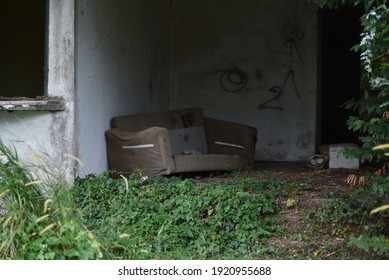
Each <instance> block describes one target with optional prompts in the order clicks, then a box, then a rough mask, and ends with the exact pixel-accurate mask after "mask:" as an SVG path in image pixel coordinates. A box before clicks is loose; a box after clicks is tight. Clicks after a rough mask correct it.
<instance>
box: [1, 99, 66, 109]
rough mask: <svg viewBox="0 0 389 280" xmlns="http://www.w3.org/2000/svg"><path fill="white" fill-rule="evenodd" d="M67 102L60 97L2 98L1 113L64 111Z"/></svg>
mask: <svg viewBox="0 0 389 280" xmlns="http://www.w3.org/2000/svg"><path fill="white" fill-rule="evenodd" d="M64 109H65V100H64V99H63V98H58V97H49V96H44V97H37V98H23V97H17V98H13V97H0V111H63V110H64Z"/></svg>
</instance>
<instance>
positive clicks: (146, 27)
mask: <svg viewBox="0 0 389 280" xmlns="http://www.w3.org/2000/svg"><path fill="white" fill-rule="evenodd" d="M1 13H2V15H1V17H0V18H1V21H2V22H1V29H2V32H3V33H2V34H3V40H2V44H1V46H0V48H1V50H2V53H3V62H2V65H1V76H0V79H1V87H0V96H1V99H0V131H1V139H2V141H3V142H5V143H6V144H11V145H14V146H15V147H16V149H17V150H18V152H19V155H20V157H21V158H22V160H25V161H30V160H34V156H33V155H32V154H31V151H35V152H37V153H40V154H46V155H49V157H50V158H51V159H52V164H53V165H54V166H55V167H56V168H58V169H59V170H62V171H63V173H64V174H65V176H66V177H67V178H72V176H74V174H77V175H81V176H82V175H85V174H89V173H98V172H102V171H104V170H107V166H108V165H107V151H106V143H105V139H104V132H105V131H106V130H107V129H109V128H110V121H111V119H112V118H113V117H114V116H119V115H126V114H135V113H144V112H156V111H165V110H170V109H181V108H188V107H201V108H203V110H204V112H205V114H206V115H208V116H210V117H214V118H218V119H223V120H227V121H231V122H239V123H243V124H247V125H250V126H252V127H255V128H256V129H257V131H258V134H257V139H258V140H257V143H256V148H255V160H257V161H305V160H306V159H307V158H308V157H310V156H312V155H313V154H315V153H316V151H317V149H318V147H319V145H321V144H323V143H344V142H355V141H356V138H355V135H353V134H351V133H350V132H349V131H348V130H347V126H346V119H347V114H348V113H347V111H346V110H345V109H344V108H343V107H341V105H342V104H343V103H344V102H345V101H347V100H350V99H352V98H353V97H357V96H358V94H359V69H360V67H359V58H358V54H356V53H353V52H351V51H350V48H351V47H352V46H353V45H354V44H356V43H357V42H358V40H359V33H360V30H359V19H358V17H359V12H358V11H354V10H349V9H342V10H337V11H322V10H319V9H318V8H317V7H316V6H315V5H314V4H312V3H311V2H310V1H309V0H288V1H285V0H243V1H236V0H47V1H45V0H39V1H38V0H34V1H30V0H23V1H7V3H5V4H4V5H3V8H2V10H1ZM37 96H38V97H37ZM74 157H76V158H78V159H79V160H80V161H81V162H82V163H83V164H82V165H81V164H79V162H78V161H77V160H75V159H74Z"/></svg>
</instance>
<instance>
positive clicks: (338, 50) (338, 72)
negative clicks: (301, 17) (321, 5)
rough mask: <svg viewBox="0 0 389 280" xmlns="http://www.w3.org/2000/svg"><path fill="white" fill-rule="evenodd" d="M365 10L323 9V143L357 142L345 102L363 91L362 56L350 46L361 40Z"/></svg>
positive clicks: (345, 8) (321, 17)
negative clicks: (349, 122)
mask: <svg viewBox="0 0 389 280" xmlns="http://www.w3.org/2000/svg"><path fill="white" fill-rule="evenodd" d="M362 14H363V10H362V9H360V8H357V7H344V8H339V9H336V10H334V9H324V10H322V11H321V14H320V21H321V22H320V25H321V32H322V33H321V36H322V37H321V38H320V39H321V40H320V41H321V44H322V45H321V48H322V49H321V69H319V72H321V124H320V126H321V133H320V135H321V144H334V143H346V142H352V143H358V135H357V134H356V133H354V132H352V131H350V130H349V129H348V127H347V119H348V117H349V116H350V115H352V114H354V112H352V111H350V110H346V109H345V108H344V106H342V105H343V104H344V103H345V102H346V101H349V100H352V99H353V98H356V99H357V98H358V97H359V95H360V74H361V68H360V57H359V53H356V52H354V51H352V50H351V48H352V47H353V46H354V45H356V44H357V43H359V41H360V33H361V24H360V17H361V16H362Z"/></svg>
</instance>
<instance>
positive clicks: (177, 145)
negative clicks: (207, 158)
mask: <svg viewBox="0 0 389 280" xmlns="http://www.w3.org/2000/svg"><path fill="white" fill-rule="evenodd" d="M169 138H170V144H171V147H172V153H173V155H181V154H188V153H196V154H203V155H204V154H207V153H208V149H207V139H206V137H205V129H204V127H203V126H193V127H188V128H177V129H170V130H169Z"/></svg>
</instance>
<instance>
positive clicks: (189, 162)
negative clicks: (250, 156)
mask: <svg viewBox="0 0 389 280" xmlns="http://www.w3.org/2000/svg"><path fill="white" fill-rule="evenodd" d="M174 161H175V163H176V172H177V173H184V172H202V171H235V170H245V169H246V167H247V158H245V157H242V156H238V155H216V154H208V155H174Z"/></svg>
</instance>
